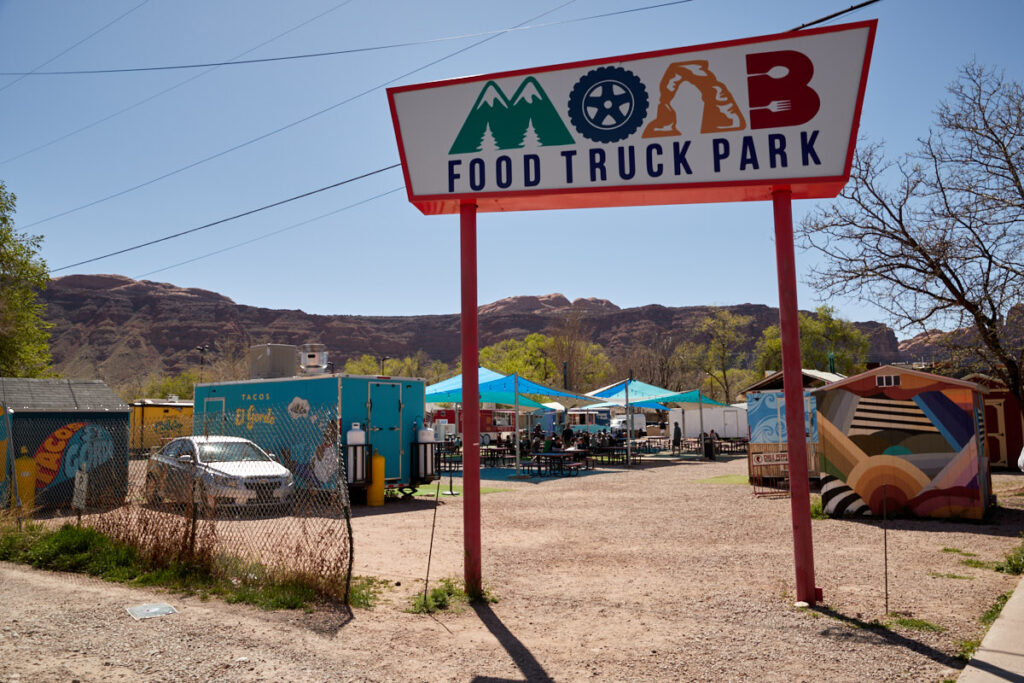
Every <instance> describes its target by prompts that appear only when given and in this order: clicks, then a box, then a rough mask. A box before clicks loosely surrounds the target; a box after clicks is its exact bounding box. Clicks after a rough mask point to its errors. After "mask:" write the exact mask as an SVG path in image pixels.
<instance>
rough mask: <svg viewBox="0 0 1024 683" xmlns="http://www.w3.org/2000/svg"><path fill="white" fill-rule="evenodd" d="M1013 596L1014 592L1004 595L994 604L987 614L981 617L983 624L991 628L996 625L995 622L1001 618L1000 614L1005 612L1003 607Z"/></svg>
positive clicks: (986, 611)
mask: <svg viewBox="0 0 1024 683" xmlns="http://www.w3.org/2000/svg"><path fill="white" fill-rule="evenodd" d="M1011 595H1013V591H1010V592H1009V593H1003V594H1002V595H1000V596H999V597H998V598H996V601H995V602H993V603H992V606H991V607H989V608H988V609H987V610H985V613H984V614H982V615H981V623H983V624H985V626H991V625H992V624H993V623H995V620H996V619H997V618H998V617H999V614H1000V613H1001V612H1002V611H1003V607H1004V606H1005V605H1006V601H1007V600H1009V599H1010V596H1011Z"/></svg>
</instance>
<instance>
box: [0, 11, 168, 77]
mask: <svg viewBox="0 0 1024 683" xmlns="http://www.w3.org/2000/svg"><path fill="white" fill-rule="evenodd" d="M147 2H149V0H142V2H140V3H139V4H137V5H136V6H135V7H132V8H131V9H130V10H128V11H127V12H125V13H124V14H122V15H121V16H119V17H117V18H116V19H114V20H113V21H110V22H108V23H106V24H104V25H103V26H101V27H100V28H98V29H96V30H95V31H93V32H92V33H90V34H89V35H87V36H86V37H85V38H82V39H81V40H80V41H78V42H77V43H75V44H74V45H72V46H71V47H69V48H67V49H66V50H64V51H63V52H59V53H57V54H55V55H54V56H53V57H50V58H49V59H47V60H46V61H45V62H43V63H42V64H40V65H39V66H37V67H36V68H34V69H32V70H31V71H26V72H23V73H6V74H0V76H17V77H18V78H15V79H14V80H13V81H11V82H10V83H7V84H6V85H4V86H3V87H2V88H0V92H3V91H4V90H7V89H8V88H10V87H11V86H12V85H14V84H15V83H17V82H18V81H20V80H21V79H23V78H26V77H28V76H35V75H36V74H37V73H46V72H41V71H39V69H42V68H43V67H44V66H46V65H47V64H50V63H51V62H53V61H54V60H56V59H58V58H60V57H63V56H64V55H66V54H67V53H69V52H71V51H72V50H74V49H75V48H76V47H78V46H79V45H81V44H82V43H84V42H85V41H87V40H89V39H90V38H92V37H93V36H95V35H97V34H99V33H102V32H103V31H106V30H107V29H108V28H110V27H111V26H113V25H114V24H116V23H117V22H119V21H121V20H122V19H124V18H125V17H127V16H128V15H129V14H131V13H132V12H134V11H135V10H137V9H139V8H140V7H142V6H143V5H145V4H146V3H147Z"/></svg>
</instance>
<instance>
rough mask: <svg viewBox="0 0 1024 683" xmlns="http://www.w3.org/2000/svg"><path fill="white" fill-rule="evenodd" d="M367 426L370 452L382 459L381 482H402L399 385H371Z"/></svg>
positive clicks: (374, 383)
mask: <svg viewBox="0 0 1024 683" xmlns="http://www.w3.org/2000/svg"><path fill="white" fill-rule="evenodd" d="M366 407H367V411H366V424H367V425H369V429H368V431H369V434H368V436H369V440H370V444H371V445H372V446H373V449H374V450H375V451H377V452H378V453H380V454H381V455H383V456H384V463H385V465H384V479H385V480H387V481H399V480H400V481H404V477H403V475H405V472H404V471H403V467H402V465H403V463H404V461H405V444H404V443H402V427H401V425H402V385H401V384H400V383H397V382H370V383H369V401H368V403H367V406H366Z"/></svg>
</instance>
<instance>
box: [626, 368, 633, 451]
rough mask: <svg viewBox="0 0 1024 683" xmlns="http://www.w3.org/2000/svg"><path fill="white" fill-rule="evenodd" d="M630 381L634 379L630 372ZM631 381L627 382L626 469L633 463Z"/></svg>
mask: <svg viewBox="0 0 1024 683" xmlns="http://www.w3.org/2000/svg"><path fill="white" fill-rule="evenodd" d="M629 374H630V379H632V375H633V371H632V370H630V371H629ZM630 379H627V380H626V467H629V466H630V463H632V462H633V448H632V446H631V445H630V440H629V428H630V427H631V426H632V425H631V424H630V419H629V382H630Z"/></svg>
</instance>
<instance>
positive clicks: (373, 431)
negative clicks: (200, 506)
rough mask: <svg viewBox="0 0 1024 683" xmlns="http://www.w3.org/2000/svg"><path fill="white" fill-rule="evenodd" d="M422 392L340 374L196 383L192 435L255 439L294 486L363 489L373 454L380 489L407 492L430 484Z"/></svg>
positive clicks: (417, 383)
mask: <svg viewBox="0 0 1024 683" xmlns="http://www.w3.org/2000/svg"><path fill="white" fill-rule="evenodd" d="M425 387H426V383H425V381H424V380H422V379H413V378H408V377H383V376H377V377H373V376H355V375H343V374H321V375H314V376H300V377H284V378H274V379H253V380H245V381H237V382H218V383H212V384H197V385H196V388H195V412H194V415H193V431H194V433H195V434H207V435H209V434H220V435H227V436H240V437H244V438H247V439H250V440H251V441H254V442H255V443H257V444H259V446H260V447H262V448H263V449H264V450H266V451H267V452H268V453H272V454H274V455H275V457H277V458H278V459H279V461H280V462H281V464H283V465H284V466H285V467H287V468H288V469H289V470H291V471H292V473H293V474H294V476H295V481H296V485H297V486H299V487H300V488H306V489H312V490H323V491H331V490H335V489H337V488H338V486H339V483H340V482H342V481H345V482H347V483H348V485H349V486H350V487H353V488H365V487H367V486H368V485H369V484H370V480H371V472H372V470H371V466H370V462H371V461H370V458H371V456H372V454H373V453H379V454H380V455H382V456H384V462H385V466H384V479H385V486H386V487H387V488H391V489H414V488H415V487H417V486H419V485H421V484H425V483H428V482H430V481H433V480H435V479H436V476H435V472H434V458H433V444H432V443H430V442H433V435H432V433H431V432H428V431H425V430H424V429H423V413H424V408H425V404H426V397H425ZM428 444H429V446H428Z"/></svg>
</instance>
